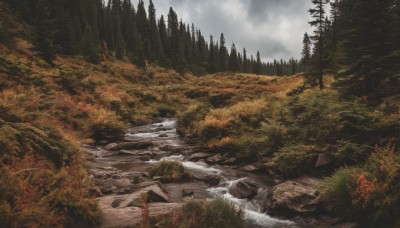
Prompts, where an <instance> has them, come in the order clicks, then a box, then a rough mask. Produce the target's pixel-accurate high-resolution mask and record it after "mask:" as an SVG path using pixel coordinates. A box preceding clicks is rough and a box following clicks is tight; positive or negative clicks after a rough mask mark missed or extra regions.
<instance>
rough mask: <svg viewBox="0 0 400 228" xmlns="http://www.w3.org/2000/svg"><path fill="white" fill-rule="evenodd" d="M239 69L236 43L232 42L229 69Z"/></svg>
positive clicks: (232, 70) (233, 70)
mask: <svg viewBox="0 0 400 228" xmlns="http://www.w3.org/2000/svg"><path fill="white" fill-rule="evenodd" d="M238 70H239V63H238V56H237V51H236V46H235V44H232V47H231V53H230V56H229V71H231V72H237V71H238Z"/></svg>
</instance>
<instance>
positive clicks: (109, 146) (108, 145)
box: [104, 143, 118, 150]
mask: <svg viewBox="0 0 400 228" xmlns="http://www.w3.org/2000/svg"><path fill="white" fill-rule="evenodd" d="M117 145H118V143H110V144H107V145H106V146H105V147H104V149H106V150H110V148H113V147H115V146H117Z"/></svg>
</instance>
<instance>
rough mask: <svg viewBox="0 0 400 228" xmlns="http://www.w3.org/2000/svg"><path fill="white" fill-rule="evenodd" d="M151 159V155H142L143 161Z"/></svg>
mask: <svg viewBox="0 0 400 228" xmlns="http://www.w3.org/2000/svg"><path fill="white" fill-rule="evenodd" d="M150 159H151V157H150V155H147V154H145V155H142V156H140V160H141V161H150Z"/></svg>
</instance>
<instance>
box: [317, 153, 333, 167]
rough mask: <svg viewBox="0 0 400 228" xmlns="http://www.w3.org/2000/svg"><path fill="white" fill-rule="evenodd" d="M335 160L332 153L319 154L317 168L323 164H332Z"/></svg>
mask: <svg viewBox="0 0 400 228" xmlns="http://www.w3.org/2000/svg"><path fill="white" fill-rule="evenodd" d="M333 162H334V158H333V156H332V155H331V154H330V153H322V154H319V156H318V160H317V162H316V163H315V168H318V167H321V166H327V165H330V164H332V163H333Z"/></svg>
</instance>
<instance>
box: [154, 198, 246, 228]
mask: <svg viewBox="0 0 400 228" xmlns="http://www.w3.org/2000/svg"><path fill="white" fill-rule="evenodd" d="M243 217H244V213H243V211H242V210H237V209H236V207H235V205H233V204H232V203H230V202H228V201H226V200H223V199H220V198H218V199H215V200H213V201H211V202H198V201H193V202H189V203H187V204H185V205H184V206H183V207H182V208H181V209H180V210H179V211H178V212H177V213H175V215H174V218H175V219H174V220H172V219H171V218H168V217H167V218H166V219H164V220H163V221H161V223H160V224H161V227H168V228H169V227H171V228H172V227H192V228H203V227H221V228H242V227H244V218H243Z"/></svg>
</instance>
